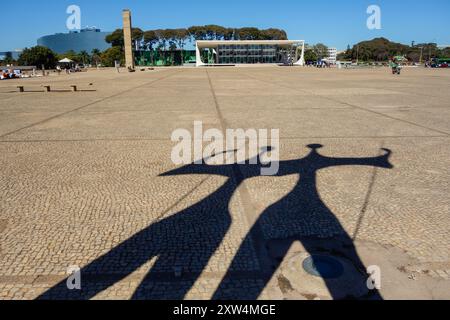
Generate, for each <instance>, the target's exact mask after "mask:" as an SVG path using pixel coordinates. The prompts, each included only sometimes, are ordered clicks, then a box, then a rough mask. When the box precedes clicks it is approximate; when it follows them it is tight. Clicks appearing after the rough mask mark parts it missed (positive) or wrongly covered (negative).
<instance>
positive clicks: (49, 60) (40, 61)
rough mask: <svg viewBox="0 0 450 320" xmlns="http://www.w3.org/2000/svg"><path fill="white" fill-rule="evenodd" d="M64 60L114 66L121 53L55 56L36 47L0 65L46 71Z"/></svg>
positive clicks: (46, 49) (73, 52) (94, 52)
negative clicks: (33, 67)
mask: <svg viewBox="0 0 450 320" xmlns="http://www.w3.org/2000/svg"><path fill="white" fill-rule="evenodd" d="M64 58H68V59H70V60H72V61H74V63H77V64H81V63H82V64H85V65H94V66H97V65H100V64H101V65H104V66H114V61H116V60H118V61H121V60H122V59H123V52H122V49H121V48H118V47H113V48H110V49H108V50H106V51H103V52H101V51H100V50H99V49H94V50H92V52H90V53H89V52H87V51H81V52H78V53H77V52H75V51H68V52H66V53H64V54H57V53H55V52H53V51H52V50H50V49H49V48H47V47H42V46H36V47H32V48H26V49H25V50H23V52H22V53H21V55H20V56H19V59H18V60H17V61H14V60H13V59H11V58H8V59H5V60H4V61H0V65H1V64H5V65H6V64H17V65H22V66H36V67H38V68H40V67H41V66H42V65H43V66H45V68H46V69H53V68H55V67H56V65H57V64H58V61H60V60H62V59H64Z"/></svg>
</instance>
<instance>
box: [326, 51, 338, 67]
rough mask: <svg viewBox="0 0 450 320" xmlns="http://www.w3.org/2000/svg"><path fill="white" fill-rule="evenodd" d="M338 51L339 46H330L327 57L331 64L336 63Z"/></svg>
mask: <svg viewBox="0 0 450 320" xmlns="http://www.w3.org/2000/svg"><path fill="white" fill-rule="evenodd" d="M337 55H338V51H337V48H328V57H327V58H326V59H325V60H326V61H327V62H329V63H331V64H336V62H337Z"/></svg>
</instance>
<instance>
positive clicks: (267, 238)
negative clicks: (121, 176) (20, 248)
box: [39, 144, 392, 300]
mask: <svg viewBox="0 0 450 320" xmlns="http://www.w3.org/2000/svg"><path fill="white" fill-rule="evenodd" d="M308 147H309V148H310V152H309V154H308V155H307V156H306V157H304V158H301V159H295V160H287V161H280V162H279V171H278V173H277V174H276V175H275V176H276V177H283V176H288V175H293V174H297V175H299V176H300V179H299V181H298V183H297V184H296V185H295V187H294V188H293V189H292V191H290V192H289V193H288V194H286V195H285V196H284V197H283V198H282V199H280V200H279V201H277V202H276V203H275V204H273V205H271V206H269V207H268V208H266V209H265V210H264V211H263V212H262V213H261V215H260V216H259V219H258V220H257V221H256V223H255V224H254V225H253V226H251V228H250V232H249V233H248V234H247V236H246V237H245V239H244V240H243V241H242V244H241V246H240V248H239V249H238V251H237V253H236V255H235V256H234V258H233V261H232V263H231V265H230V267H229V270H228V271H227V273H226V275H225V277H224V278H223V280H222V282H221V284H220V285H219V286H218V288H217V290H216V291H215V293H214V295H213V299H245V300H254V299H257V298H258V297H259V296H260V294H261V293H262V291H263V290H264V288H265V287H266V286H267V284H268V282H269V280H270V279H271V278H272V277H273V275H274V273H275V272H276V271H277V269H278V268H279V267H280V264H281V262H282V260H283V257H285V255H286V254H287V252H288V250H289V248H290V247H291V246H292V244H293V242H295V241H300V242H301V243H302V245H303V247H304V248H305V249H306V251H308V252H309V253H311V254H313V253H314V250H315V247H314V245H313V243H314V241H310V240H311V239H313V238H314V237H316V236H317V235H328V237H329V239H328V240H327V241H328V243H330V246H331V243H334V242H336V241H339V242H341V243H343V244H344V245H345V246H346V248H347V252H349V254H348V258H349V259H351V261H352V263H353V264H354V266H355V268H356V270H358V272H362V273H365V272H366V269H365V267H364V264H363V263H362V261H361V259H360V258H359V256H358V254H357V252H356V249H355V247H354V244H353V241H352V238H351V237H350V236H349V235H348V234H347V232H346V231H345V230H344V228H343V227H342V225H341V223H340V222H339V220H338V219H337V218H336V216H335V215H334V213H333V212H332V211H331V210H330V209H329V208H328V207H327V206H326V205H325V203H324V202H323V201H322V199H321V197H320V195H319V192H318V190H317V172H318V171H320V170H322V169H325V168H330V167H339V166H370V167H378V168H386V169H390V168H392V165H391V164H390V163H389V157H390V155H391V151H390V150H388V149H383V154H382V155H380V156H376V157H367V158H333V157H326V156H323V155H321V154H320V153H319V151H318V150H319V149H320V148H322V146H321V145H318V144H314V145H309V146H308ZM268 151H270V148H269V150H268ZM258 163H259V164H258V165H249V164H230V165H228V164H227V165H206V164H201V165H196V164H191V165H187V166H184V167H180V168H178V169H175V170H173V171H170V172H167V173H164V174H162V175H161V176H181V175H205V176H211V175H213V176H223V177H226V178H227V179H226V182H225V183H224V184H223V185H222V186H221V187H220V188H219V189H218V190H216V191H215V192H214V193H212V194H210V195H209V196H208V197H206V198H204V199H203V200H201V201H200V202H197V203H195V204H194V205H192V206H190V207H188V208H186V209H184V210H182V211H180V212H178V213H176V214H174V215H172V216H170V217H168V218H166V219H163V220H161V221H158V222H156V223H154V224H152V225H150V226H148V227H147V228H146V229H144V230H142V231H140V232H138V233H136V234H135V235H133V236H132V237H131V238H129V239H128V240H126V241H124V242H122V243H121V244H119V245H118V246H116V247H115V248H113V249H112V250H110V251H109V252H107V253H106V254H104V255H103V256H101V257H99V258H97V259H96V260H94V261H93V262H91V263H90V264H88V265H86V266H85V267H84V268H82V270H81V275H82V277H85V276H91V278H92V279H93V281H92V283H91V282H88V283H85V282H84V283H83V288H82V290H73V291H69V290H68V289H67V284H66V280H64V281H61V282H60V283H58V284H57V285H55V286H54V287H52V288H51V289H49V290H48V291H47V292H45V293H44V294H42V295H41V296H40V297H39V298H40V299H58V298H64V299H90V298H93V297H95V296H96V295H97V294H98V293H100V292H102V291H104V290H106V289H108V288H110V287H111V286H113V285H114V284H116V283H118V282H120V281H121V280H123V279H124V278H125V277H127V276H128V275H130V274H132V273H133V272H135V271H136V270H137V269H138V268H140V267H141V266H143V265H144V264H145V263H147V262H148V261H150V260H151V259H153V258H156V262H155V263H154V265H153V267H152V268H151V270H150V271H149V273H148V274H147V275H146V276H145V278H144V280H143V281H142V282H141V284H140V285H139V286H138V288H137V289H136V291H135V292H134V294H133V297H132V298H133V299H173V300H179V299H183V298H185V296H186V294H187V293H188V292H189V291H190V289H191V288H192V287H193V286H194V284H195V283H196V282H197V280H198V279H199V278H200V275H201V274H202V272H203V271H204V270H205V269H206V267H207V265H208V263H209V261H210V260H211V257H212V256H213V255H214V254H215V253H216V252H217V250H218V249H219V247H220V246H221V245H222V243H223V240H224V238H225V236H226V235H227V233H228V232H229V231H230V228H231V224H232V222H233V221H232V215H231V212H230V208H229V207H230V203H231V200H232V198H233V195H234V194H235V192H236V190H237V189H238V188H239V187H240V185H241V184H243V183H244V181H245V180H247V179H251V178H254V177H258V176H260V175H261V168H262V167H263V165H262V164H260V163H261V162H260V161H258ZM236 223H239V222H236ZM273 241H277V246H278V247H277V251H278V258H277V259H273V258H272V257H270V255H269V254H268V252H267V251H268V249H267V248H268V244H269V242H273ZM322 242H323V241H322ZM255 252H256V254H255ZM255 256H256V258H257V260H256V261H257V262H255V263H254V262H253V260H255V259H254V258H255ZM174 270H175V273H180V274H179V275H177V276H176V275H174ZM249 275H251V276H249ZM323 280H324V282H325V284H326V285H327V288H328V290H329V292H330V294H331V296H332V297H334V298H338V297H342V292H340V290H342V289H341V288H339V287H337V286H336V285H335V284H334V283H335V282H334V281H331V280H330V279H328V278H327V277H325V275H324V276H323ZM355 285H361V284H355ZM364 285H365V284H364ZM374 296H375V297H376V298H381V297H380V296H379V294H378V293H375V295H374Z"/></svg>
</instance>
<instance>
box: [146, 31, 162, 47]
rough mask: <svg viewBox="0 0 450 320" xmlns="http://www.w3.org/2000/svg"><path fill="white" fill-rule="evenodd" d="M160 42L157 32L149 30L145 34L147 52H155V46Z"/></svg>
mask: <svg viewBox="0 0 450 320" xmlns="http://www.w3.org/2000/svg"><path fill="white" fill-rule="evenodd" d="M158 42H159V37H158V35H157V34H156V32H155V30H148V31H145V32H144V43H145V45H146V47H147V50H153V46H154V45H156V44H157V43H158Z"/></svg>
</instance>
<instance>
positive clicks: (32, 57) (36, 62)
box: [18, 46, 58, 69]
mask: <svg viewBox="0 0 450 320" xmlns="http://www.w3.org/2000/svg"><path fill="white" fill-rule="evenodd" d="M57 62H58V58H57V55H56V53H54V52H53V51H52V50H50V49H49V48H47V47H42V46H36V47H32V48H26V49H25V50H23V52H22V54H21V55H20V57H19V60H18V63H19V65H22V66H36V67H38V68H40V67H41V66H42V65H44V66H45V68H46V69H53V68H55V66H56V63H57Z"/></svg>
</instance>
